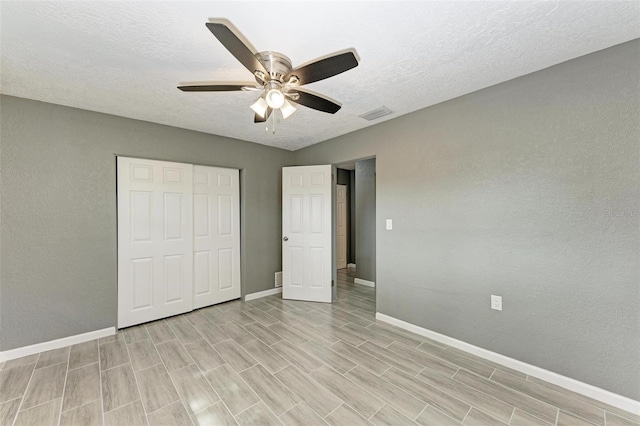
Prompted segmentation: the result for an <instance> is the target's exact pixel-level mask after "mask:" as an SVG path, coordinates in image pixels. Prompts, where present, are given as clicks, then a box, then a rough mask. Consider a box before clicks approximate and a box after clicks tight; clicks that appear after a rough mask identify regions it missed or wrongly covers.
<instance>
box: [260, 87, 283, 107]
mask: <svg viewBox="0 0 640 426" xmlns="http://www.w3.org/2000/svg"><path fill="white" fill-rule="evenodd" d="M265 98H266V99H267V105H269V107H271V108H273V109H279V108H281V107H282V105H284V101H285V99H284V94H283V93H282V92H281V91H280V89H271V90H269V91H268V92H267V95H266V96H265Z"/></svg>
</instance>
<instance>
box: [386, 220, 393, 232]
mask: <svg viewBox="0 0 640 426" xmlns="http://www.w3.org/2000/svg"><path fill="white" fill-rule="evenodd" d="M386 226H387V231H391V230H392V229H393V221H392V220H391V219H387V224H386Z"/></svg>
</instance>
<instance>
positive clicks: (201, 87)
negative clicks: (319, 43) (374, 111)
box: [178, 18, 359, 123]
mask: <svg viewBox="0 0 640 426" xmlns="http://www.w3.org/2000/svg"><path fill="white" fill-rule="evenodd" d="M206 26H207V28H209V31H211V32H212V33H213V35H214V36H215V37H216V38H217V39H218V40H219V41H220V43H222V45H223V46H224V47H226V48H227V50H228V51H229V52H231V54H232V55H233V56H234V57H235V58H236V59H237V60H238V61H240V63H241V64H242V65H244V66H245V68H247V69H248V70H249V71H250V72H251V73H252V74H253V75H254V77H255V80H256V82H257V84H256V83H254V82H201V83H184V84H185V85H184V86H178V89H180V90H182V91H184V92H228V91H235V90H249V91H261V92H262V94H261V95H260V97H259V98H258V100H257V101H256V102H255V103H254V104H253V105H251V109H252V110H253V111H254V112H255V116H254V122H255V123H263V122H265V121H267V119H268V118H269V116H270V115H271V114H272V112H273V111H274V110H280V112H281V113H282V117H283V118H287V117H289V116H290V115H291V114H293V113H294V112H295V111H296V108H295V107H294V106H293V105H292V102H293V103H295V104H299V105H304V106H306V107H308V108H312V109H315V110H318V111H322V112H327V113H329V114H335V113H336V112H337V111H338V110H339V109H340V108H341V107H342V105H340V104H339V103H338V102H336V101H334V100H332V99H330V98H328V97H326V96H323V95H320V94H318V93H314V92H311V91H310V90H306V89H302V88H301V87H300V86H302V85H305V84H309V83H313V82H315V81H320V80H324V79H325V78H329V77H333V76H334V75H337V74H340V73H343V72H345V71H348V70H350V69H351V68H355V67H357V66H358V60H359V59H358V54H357V52H356V51H355V49H347V50H342V51H339V52H335V53H332V54H329V55H327V56H323V57H321V58H317V59H315V60H313V61H311V62H308V63H307V64H306V65H301V66H299V67H297V68H293V67H292V65H291V60H289V58H287V57H286V56H285V55H283V54H282V53H278V52H271V51H266V52H257V51H256V49H255V48H254V47H253V46H252V45H251V43H249V42H248V41H247V40H246V39H245V38H244V37H243V36H242V34H241V33H240V31H238V30H237V29H236V28H235V27H234V26H233V25H232V24H231V22H229V21H228V20H226V19H219V18H215V19H210V20H209V22H207V23H206ZM274 123H275V114H274Z"/></svg>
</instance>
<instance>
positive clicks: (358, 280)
mask: <svg viewBox="0 0 640 426" xmlns="http://www.w3.org/2000/svg"><path fill="white" fill-rule="evenodd" d="M353 283H354V284H360V285H366V286H367V287H375V286H376V283H374V282H373V281H367V280H363V279H362V278H354V279H353Z"/></svg>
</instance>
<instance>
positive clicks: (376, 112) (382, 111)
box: [358, 105, 393, 121]
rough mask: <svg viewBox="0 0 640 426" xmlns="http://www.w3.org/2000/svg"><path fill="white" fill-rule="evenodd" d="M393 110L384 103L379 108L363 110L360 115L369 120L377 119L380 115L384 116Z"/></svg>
mask: <svg viewBox="0 0 640 426" xmlns="http://www.w3.org/2000/svg"><path fill="white" fill-rule="evenodd" d="M392 112H393V111H391V110H390V109H389V108H387V107H386V106H384V105H383V106H381V107H379V108H376V109H372V110H371V111H367V112H363V113H362V114H360V115H359V116H358V117H362V118H364V119H365V120H368V121H373V120H377V119H378V118H380V117H384V116H385V115H389V114H391V113H392Z"/></svg>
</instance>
